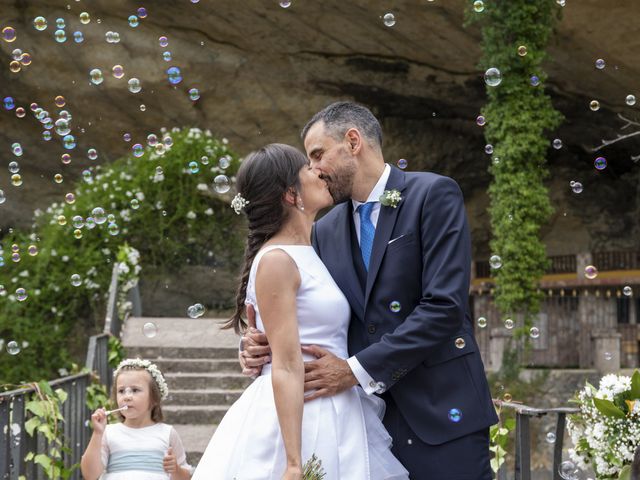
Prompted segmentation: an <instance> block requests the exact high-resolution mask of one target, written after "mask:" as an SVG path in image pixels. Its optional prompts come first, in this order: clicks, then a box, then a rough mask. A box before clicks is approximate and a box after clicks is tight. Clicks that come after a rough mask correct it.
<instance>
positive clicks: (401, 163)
mask: <svg viewBox="0 0 640 480" xmlns="http://www.w3.org/2000/svg"><path fill="white" fill-rule="evenodd" d="M408 164H409V162H407V161H406V160H405V159H404V158H401V159H400V160H398V163H397V165H398V168H401V169H402V170H404V169H405V168H407V165H408Z"/></svg>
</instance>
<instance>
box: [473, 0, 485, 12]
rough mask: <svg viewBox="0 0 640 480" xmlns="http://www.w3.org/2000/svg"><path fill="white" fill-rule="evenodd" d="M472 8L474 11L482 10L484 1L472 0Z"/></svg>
mask: <svg viewBox="0 0 640 480" xmlns="http://www.w3.org/2000/svg"><path fill="white" fill-rule="evenodd" d="M473 10H474V11H475V12H476V13H482V12H484V2H483V1H482V0H476V1H475V2H473Z"/></svg>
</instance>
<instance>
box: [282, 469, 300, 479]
mask: <svg viewBox="0 0 640 480" xmlns="http://www.w3.org/2000/svg"><path fill="white" fill-rule="evenodd" d="M282 480H302V467H287V469H286V470H285V471H284V475H283V476H282Z"/></svg>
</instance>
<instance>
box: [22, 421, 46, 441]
mask: <svg viewBox="0 0 640 480" xmlns="http://www.w3.org/2000/svg"><path fill="white" fill-rule="evenodd" d="M41 423H42V420H40V417H33V418H30V419H29V420H27V421H26V422H25V424H24V429H25V430H26V431H27V433H28V434H29V436H31V437H33V431H34V430H35V429H36V428H37V427H39V426H40V424H41Z"/></svg>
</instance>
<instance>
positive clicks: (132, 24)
mask: <svg viewBox="0 0 640 480" xmlns="http://www.w3.org/2000/svg"><path fill="white" fill-rule="evenodd" d="M128 20H129V26H130V27H133V28H135V27H137V26H138V17H137V16H135V15H130V16H129V19H128Z"/></svg>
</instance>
